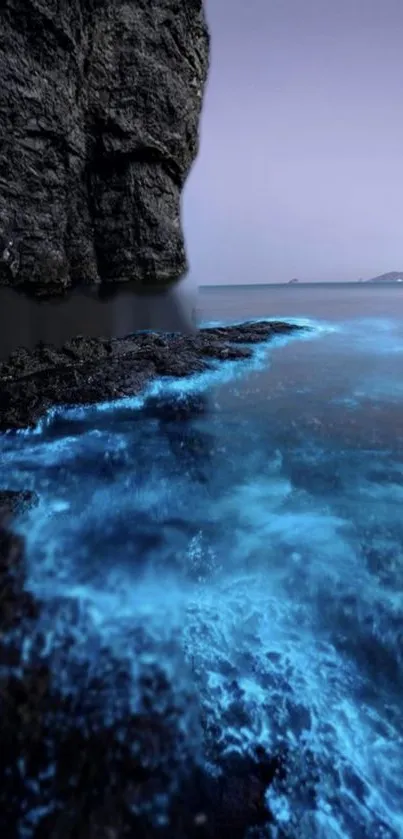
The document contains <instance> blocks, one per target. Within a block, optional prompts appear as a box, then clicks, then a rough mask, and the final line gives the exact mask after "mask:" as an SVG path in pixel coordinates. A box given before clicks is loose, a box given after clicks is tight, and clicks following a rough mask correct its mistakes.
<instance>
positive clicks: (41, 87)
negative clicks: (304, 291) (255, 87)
mask: <svg viewBox="0 0 403 839" xmlns="http://www.w3.org/2000/svg"><path fill="white" fill-rule="evenodd" d="M207 68H208V33H207V29H206V24H205V19H204V15H203V8H202V0H126V2H123V0H61V2H58V3H55V2H54V0H3V2H2V4H1V9H0V77H1V80H2V84H1V87H0V283H2V284H9V285H12V286H14V287H18V288H23V289H25V290H27V291H29V292H33V293H35V294H38V293H40V294H42V295H43V294H44V293H45V292H46V293H51V294H52V293H59V292H61V291H64V290H65V289H68V288H70V287H71V286H76V285H80V284H91V283H94V282H98V281H102V282H104V283H109V282H111V283H117V282H124V281H128V280H131V281H135V282H137V283H138V284H139V286H142V285H147V284H149V283H151V284H166V283H169V282H170V281H172V280H174V279H177V278H178V277H179V276H181V275H182V274H183V272H184V271H185V269H186V254H185V248H184V240H183V232H182V228H181V221H180V198H181V192H182V188H183V185H184V183H185V179H186V176H187V174H188V172H189V169H190V167H191V164H192V162H193V160H194V158H195V156H196V153H197V149H198V123H199V117H200V110H201V105H202V98H203V89H204V84H205V80H206V75H207Z"/></svg>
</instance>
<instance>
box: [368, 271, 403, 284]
mask: <svg viewBox="0 0 403 839" xmlns="http://www.w3.org/2000/svg"><path fill="white" fill-rule="evenodd" d="M360 282H361V280H360ZM364 283H403V271H389V273H388V274H379V276H378V277H372V279H370V280H364Z"/></svg>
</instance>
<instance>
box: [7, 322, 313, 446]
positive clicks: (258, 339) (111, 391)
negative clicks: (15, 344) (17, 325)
mask: <svg viewBox="0 0 403 839" xmlns="http://www.w3.org/2000/svg"><path fill="white" fill-rule="evenodd" d="M306 329H307V327H306V326H300V325H298V324H292V323H287V322H285V321H246V322H245V323H242V324H236V325H232V326H217V327H203V328H201V329H199V330H198V332H197V333H195V334H194V335H180V334H176V333H173V334H170V335H166V334H165V333H160V332H139V333H134V334H133V335H130V336H128V337H125V338H115V339H102V338H84V337H81V336H79V337H77V338H74V339H73V340H70V341H68V342H67V343H66V344H64V345H63V346H62V347H61V348H60V349H59V348H55V347H53V346H50V345H49V346H47V345H39V346H38V347H37V348H36V349H35V350H32V351H28V350H26V349H24V348H20V349H18V350H16V351H15V352H14V353H12V354H11V355H10V356H9V358H8V359H6V360H5V361H2V362H0V406H1V407H0V433H1V432H6V431H17V430H24V429H28V428H33V427H34V426H35V425H36V424H37V423H38V422H39V420H40V419H42V418H43V416H44V415H45V414H46V413H47V411H48V410H50V409H52V408H55V407H58V406H59V407H61V406H67V405H76V406H85V405H88V406H89V405H95V404H97V403H101V402H108V401H117V400H119V399H124V398H126V397H130V396H137V395H139V394H141V393H142V392H143V391H144V390H145V388H146V386H147V385H148V384H149V383H150V382H151V381H153V380H155V379H156V378H160V377H163V378H164V377H171V378H178V379H181V378H187V377H189V376H192V375H194V374H197V373H202V372H205V371H208V370H209V369H211V368H212V365H213V364H214V362H217V361H222V362H225V361H237V360H243V359H244V360H247V359H250V358H251V357H252V356H253V345H257V344H264V343H266V342H268V341H270V339H271V338H275V337H278V336H281V335H287V334H292V333H294V332H301V331H303V330H304V331H306Z"/></svg>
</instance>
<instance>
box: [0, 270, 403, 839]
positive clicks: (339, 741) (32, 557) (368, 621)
mask: <svg viewBox="0 0 403 839" xmlns="http://www.w3.org/2000/svg"><path fill="white" fill-rule="evenodd" d="M199 314H200V318H201V319H202V320H204V321H239V320H245V319H248V318H253V317H255V318H261V317H278V316H281V317H293V318H297V319H302V320H303V321H307V322H308V321H309V323H310V325H311V326H312V331H311V332H309V333H306V334H305V335H304V336H302V337H299V338H293V339H292V340H288V342H287V341H281V342H278V343H277V344H275V345H273V344H272V345H270V346H268V347H266V348H259V349H258V350H257V352H256V355H255V358H254V360H253V362H252V363H250V364H249V363H248V364H247V365H246V364H245V363H243V364H239V363H238V364H234V365H230V366H228V367H226V368H222V367H221V368H219V369H217V371H216V372H214V373H212V374H209V375H208V376H202V377H200V378H198V379H193V380H191V381H190V382H188V383H186V384H184V383H178V382H176V383H171V384H168V385H167V384H165V385H159V386H158V387H159V394H161V393H165V394H166V393H167V392H168V391H169V392H170V394H171V397H173V396H174V395H175V394H179V395H180V394H181V393H183V391H184V389H186V390H187V392H188V393H192V392H196V393H197V392H199V391H201V390H203V391H204V393H205V394H206V399H207V401H208V405H209V410H208V411H207V412H206V413H205V414H204V415H201V416H199V417H197V418H194V419H192V420H190V421H189V422H188V423H186V422H183V421H182V422H175V421H170V422H164V421H163V420H162V419H161V418H159V417H158V416H154V417H150V415H148V416H147V415H146V414H145V412H144V411H143V408H142V403H141V400H127V401H126V402H125V403H124V404H120V405H105V406H102V407H100V408H99V409H94V408H92V409H88V410H86V411H85V410H83V409H80V410H78V409H70V410H66V411H65V412H64V413H63V415H61V414H57V415H51V416H49V417H48V419H47V421H46V422H44V423H42V424H41V426H40V427H39V428H38V429H37V430H36V432H31V433H27V434H22V435H19V436H18V437H13V438H11V437H7V436H6V437H4V438H3V440H2V448H3V454H2V461H1V463H2V471H3V475H2V478H4V475H6V476H7V483H8V485H9V486H12V487H13V488H18V487H23V488H25V489H26V488H28V489H29V488H32V489H35V490H36V491H37V492H39V494H40V497H41V503H40V506H39V508H38V509H36V510H34V511H32V512H31V513H30V514H29V515H28V516H27V517H26V518H25V519H22V520H21V522H20V528H21V529H22V531H23V532H24V533H25V534H26V536H27V540H28V561H29V572H30V581H29V585H30V587H31V588H32V589H33V590H35V591H36V592H38V593H39V594H40V595H41V597H42V598H43V599H44V602H45V604H48V605H47V607H45V610H44V618H43V621H44V625H45V628H46V631H47V635H48V639H49V643H51V642H52V641H55V639H56V638H57V636H58V635H60V634H62V633H63V632H64V623H63V620H64V619H63V615H62V614H61V613H59V612H57V610H56V613H55V609H54V606H53V605H52V604H53V603H54V600H55V597H56V596H57V597H58V598H59V600H60V599H63V598H73V599H74V600H75V601H76V602H77V603H79V604H80V610H81V612H80V614H81V616H82V618H81V619H82V621H83V624H82V627H83V628H82V630H81V629H80V626H81V624H80V623H79V622H78V625H77V628H76V633H77V645H76V655H77V656H81V657H84V658H85V656H87V657H88V659H89V660H91V655H92V651H93V649H94V644H95V643H96V639H97V638H98V639H101V642H102V644H107V645H109V646H110V647H111V648H112V649H113V650H114V652H115V654H117V655H119V654H120V655H122V656H125V657H126V658H127V656H128V655H129V657H130V654H132V656H133V669H132V680H133V688H132V689H133V702H134V703H135V700H136V685H137V680H138V677H139V673H140V672H141V671H142V669H146V668H147V667H148V666H149V664H150V661H151V660H152V658H153V657H154V658H158V657H160V658H161V656H162V653H161V650H164V652H163V661H164V666H165V668H166V671H167V674H168V677H169V678H170V680H171V681H172V683H173V684H175V685H176V688H175V689H176V690H177V692H178V694H179V692H180V691H181V690H182V689H183V685H184V683H185V682H186V683H187V685H188V687H189V684H190V685H191V688H192V690H193V691H194V695H195V697H196V698H197V702H198V703H201V706H202V709H203V717H204V719H205V720H207V724H206V728H205V731H207V732H208V731H214V749H212V744H211V742H209V735H208V734H205V743H204V748H205V750H206V753H207V754H208V756H209V759H210V761H211V763H212V764H213V766H212V771H219V768H220V761H221V760H222V759H224V757H225V756H226V755H228V754H231V753H243V754H249V753H254V751H255V750H256V748H257V746H262V747H263V748H264V749H265V750H266V751H268V752H273V751H278V749H282V750H283V751H284V752H287V754H289V755H290V762H291V765H292V767H293V771H292V773H290V774H289V775H288V780H287V783H286V784H282V783H281V782H280V781H278V782H275V783H274V785H272V786H271V787H270V789H269V790H268V792H267V802H266V803H267V808H268V812H271V814H272V815H273V816H274V819H275V825H277V826H274V827H273V825H272V826H268V827H267V831H266V833H265V834H259V835H267V837H270V839H276V837H277V836H278V835H279V834H278V832H277V828H278V827H279V828H280V827H281V828H282V830H283V833H282V834H281V835H282V836H283V837H289V839H316V837H318V839H381V837H382V838H383V839H398V837H402V836H403V516H402V509H403V288H400V287H396V286H395V287H384V286H383V287H367V286H365V287H363V286H348V287H346V286H327V287H324V286H322V287H320V286H319V287H318V286H312V287H309V286H307V287H303V286H299V287H295V286H294V287H288V288H287V287H266V288H265V289H258V290H256V289H253V288H249V289H248V288H244V289H240V288H237V289H227V290H222V289H216V290H211V291H208V292H207V291H202V292H201V293H200V297H199ZM155 390H156V387H155V388H154V391H155ZM10 476H11V477H10ZM2 483H3V485H4V483H5V480H3V481H2ZM46 609H48V611H46ZM55 615H56V616H55ZM139 627H140V628H141V629H142V633H143V634H142V638H143V647H142V649H140V650H139V649H138V648H135V647H134V646H133V647H131V646H130V643H129V642H128V639H130V638H132V637H133V635H132V633H133V631H134V630H135V629H136V628H139ZM80 632H81V634H80ZM167 650H169V652H167ZM27 655H29V650H27ZM65 678H67V677H66V675H65ZM212 755H213V756H212ZM276 784H277V785H276ZM307 789H311V790H312V789H314V794H312V795H308V794H307ZM254 835H255V834H254Z"/></svg>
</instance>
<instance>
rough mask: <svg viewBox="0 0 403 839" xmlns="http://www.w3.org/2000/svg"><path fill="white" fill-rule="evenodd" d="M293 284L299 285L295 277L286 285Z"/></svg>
mask: <svg viewBox="0 0 403 839" xmlns="http://www.w3.org/2000/svg"><path fill="white" fill-rule="evenodd" d="M295 283H299V280H297V278H296V277H294V279H293V280H288V285H295Z"/></svg>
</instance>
